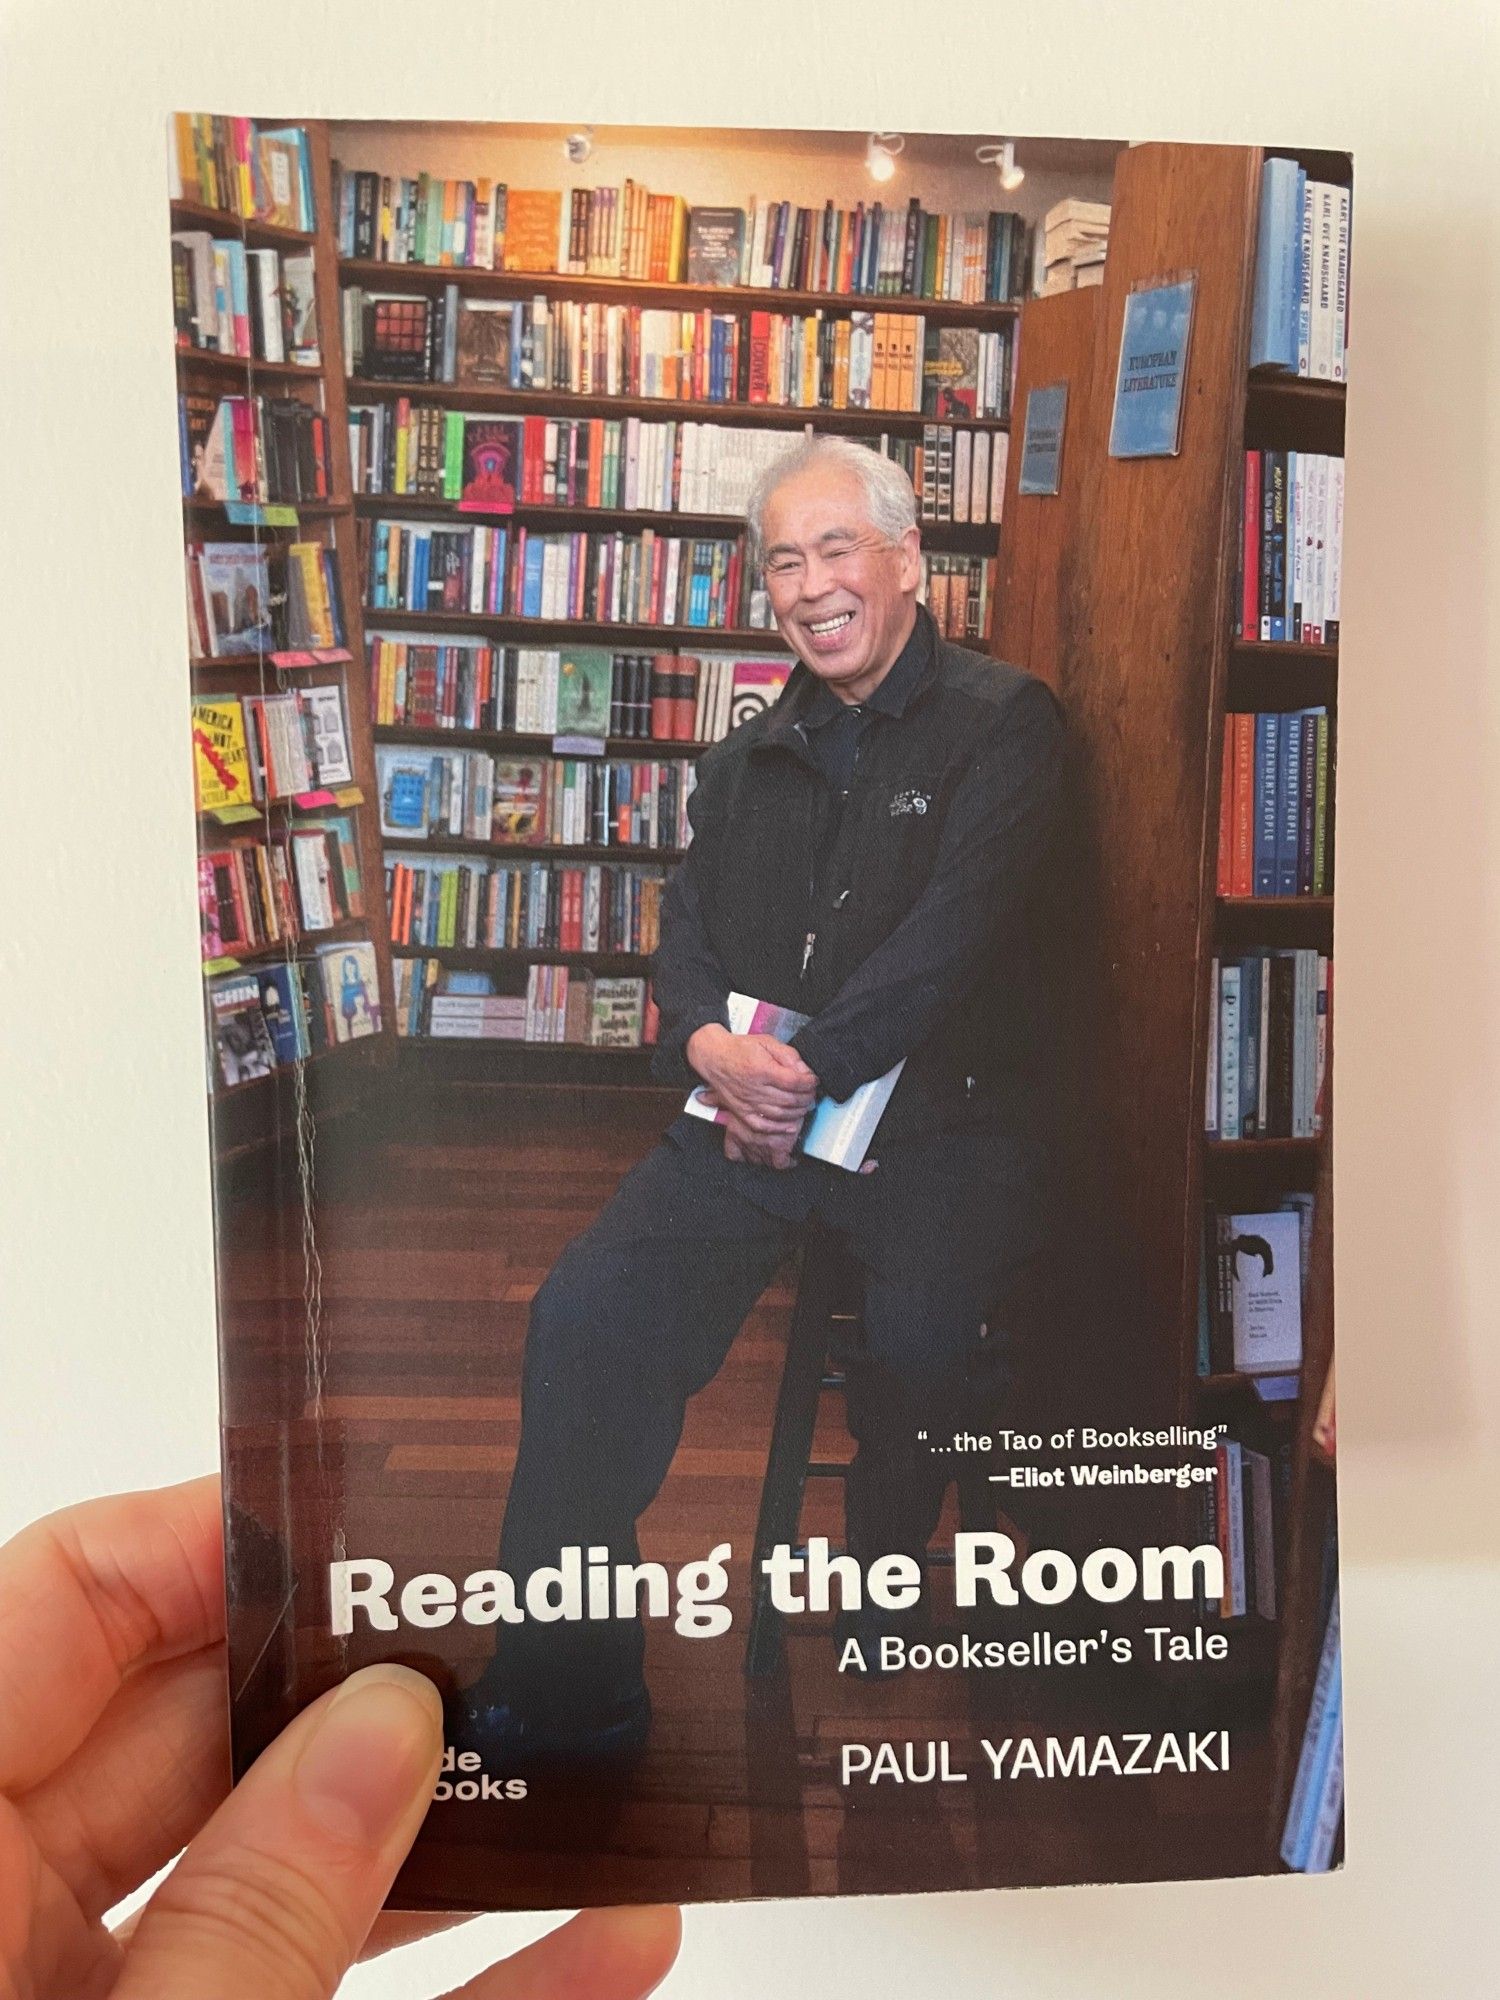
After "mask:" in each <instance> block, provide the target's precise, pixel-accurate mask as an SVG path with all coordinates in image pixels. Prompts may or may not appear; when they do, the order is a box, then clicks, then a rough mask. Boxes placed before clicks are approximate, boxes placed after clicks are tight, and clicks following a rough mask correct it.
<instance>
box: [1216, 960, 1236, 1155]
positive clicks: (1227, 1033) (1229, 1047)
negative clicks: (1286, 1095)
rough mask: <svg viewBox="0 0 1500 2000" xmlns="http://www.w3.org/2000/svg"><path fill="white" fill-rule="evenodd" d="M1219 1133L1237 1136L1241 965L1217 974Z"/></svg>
mask: <svg viewBox="0 0 1500 2000" xmlns="http://www.w3.org/2000/svg"><path fill="white" fill-rule="evenodd" d="M1219 992H1220V1018H1219V1136H1220V1138H1221V1139H1238V1138H1239V1136H1240V968H1239V967H1238V966H1237V965H1226V966H1223V967H1222V968H1221V969H1220V973H1219Z"/></svg>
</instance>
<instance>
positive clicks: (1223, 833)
mask: <svg viewBox="0 0 1500 2000" xmlns="http://www.w3.org/2000/svg"><path fill="white" fill-rule="evenodd" d="M1233 879H1234V717H1233V716H1232V715H1226V716H1225V718H1224V750H1223V755H1222V756H1221V757H1220V759H1219V853H1218V861H1217V868H1216V873H1215V876H1214V894H1215V895H1216V896H1229V895H1232V894H1233V893H1234V892H1233V890H1232V889H1231V888H1230V886H1229V885H1230V883H1231V882H1232V881H1233Z"/></svg>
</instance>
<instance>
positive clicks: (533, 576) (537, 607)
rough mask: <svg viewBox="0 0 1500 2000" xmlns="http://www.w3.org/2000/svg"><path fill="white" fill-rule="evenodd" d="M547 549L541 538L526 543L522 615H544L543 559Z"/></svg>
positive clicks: (532, 616) (525, 616) (522, 586)
mask: <svg viewBox="0 0 1500 2000" xmlns="http://www.w3.org/2000/svg"><path fill="white" fill-rule="evenodd" d="M545 555H546V550H545V548H544V547H543V545H542V542H541V540H540V538H538V539H537V540H535V541H530V542H528V543H527V544H526V573H525V575H524V577H523V578H522V580H521V616H522V617H523V618H540V617H541V615H542V560H543V558H544V556H545Z"/></svg>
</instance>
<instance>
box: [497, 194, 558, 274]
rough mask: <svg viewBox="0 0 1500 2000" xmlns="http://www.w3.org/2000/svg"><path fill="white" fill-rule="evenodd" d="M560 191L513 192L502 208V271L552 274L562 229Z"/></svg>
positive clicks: (555, 265) (555, 267)
mask: <svg viewBox="0 0 1500 2000" xmlns="http://www.w3.org/2000/svg"><path fill="white" fill-rule="evenodd" d="M562 199H563V198H562V190H561V189H560V188H542V189H536V188H512V189H511V190H510V192H509V194H508V195H507V197H506V205H505V269H506V270H507V271H555V270H556V269H557V247H558V231H559V230H560V229H561V227H562Z"/></svg>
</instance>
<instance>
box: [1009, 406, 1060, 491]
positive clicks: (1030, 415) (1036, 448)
mask: <svg viewBox="0 0 1500 2000" xmlns="http://www.w3.org/2000/svg"><path fill="white" fill-rule="evenodd" d="M1067 415H1068V385H1067V383H1066V382H1054V383H1052V384H1051V385H1050V386H1049V387H1048V388H1045V389H1032V390H1031V391H1030V392H1029V393H1028V395H1027V397H1026V424H1025V430H1024V433H1023V439H1022V445H1021V477H1020V481H1019V483H1018V485H1017V488H1016V490H1017V492H1019V493H1041V494H1055V493H1057V492H1058V491H1059V489H1060V488H1061V485H1062V448H1063V427H1064V425H1065V424H1066V422H1067Z"/></svg>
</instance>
